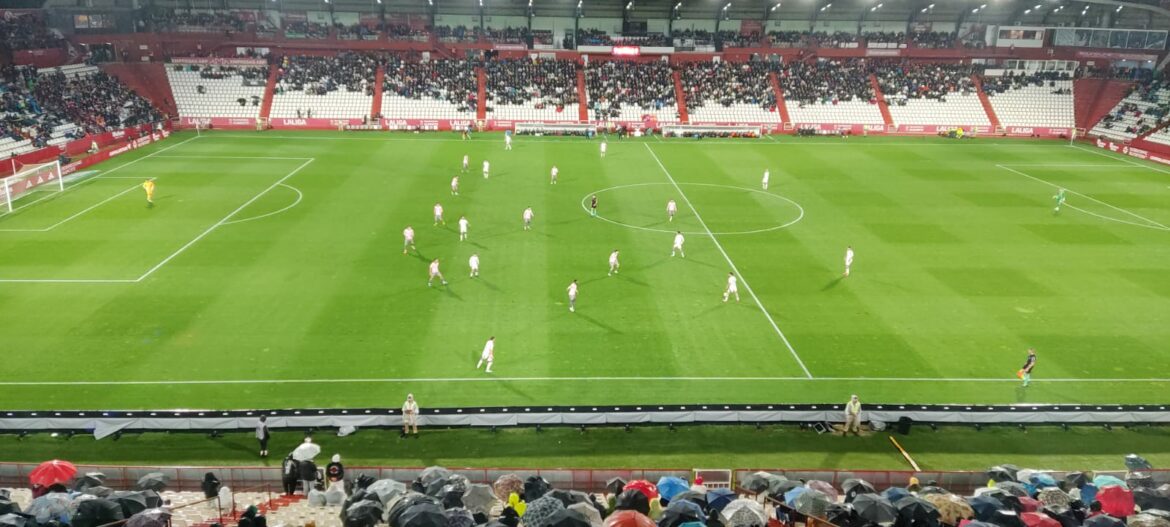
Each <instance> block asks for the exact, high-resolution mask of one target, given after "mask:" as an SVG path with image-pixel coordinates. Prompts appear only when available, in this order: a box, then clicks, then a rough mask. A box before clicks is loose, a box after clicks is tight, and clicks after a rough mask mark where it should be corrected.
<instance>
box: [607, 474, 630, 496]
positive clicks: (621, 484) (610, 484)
mask: <svg viewBox="0 0 1170 527" xmlns="http://www.w3.org/2000/svg"><path fill="white" fill-rule="evenodd" d="M625 488H626V480H624V479H622V478H612V479H610V480H609V481H606V482H605V491H606V492H608V493H610V494H621V493H622V491H623V490H625Z"/></svg>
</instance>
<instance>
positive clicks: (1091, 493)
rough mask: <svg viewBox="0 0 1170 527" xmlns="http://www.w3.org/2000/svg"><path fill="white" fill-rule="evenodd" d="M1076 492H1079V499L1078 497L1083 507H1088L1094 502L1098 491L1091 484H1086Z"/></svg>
mask: <svg viewBox="0 0 1170 527" xmlns="http://www.w3.org/2000/svg"><path fill="white" fill-rule="evenodd" d="M1077 490H1079V491H1080V492H1079V497H1080V500H1081V503H1083V504H1085V505H1088V504H1090V503H1093V502H1094V501H1096V499H1097V492H1099V490H1098V489H1097V486H1096V485H1094V484H1092V483H1086V484H1085V485H1084V486H1083V487H1081V488H1079V489H1077Z"/></svg>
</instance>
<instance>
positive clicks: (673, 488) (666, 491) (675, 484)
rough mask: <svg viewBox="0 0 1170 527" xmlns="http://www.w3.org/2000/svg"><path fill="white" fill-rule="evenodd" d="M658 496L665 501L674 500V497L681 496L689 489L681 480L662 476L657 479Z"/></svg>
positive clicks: (684, 481)
mask: <svg viewBox="0 0 1170 527" xmlns="http://www.w3.org/2000/svg"><path fill="white" fill-rule="evenodd" d="M657 487H658V495H659V496H662V497H663V498H666V499H667V500H671V499H674V497H675V496H677V495H679V494H682V493H684V492H686V491H688V490H690V489H691V486H690V485H689V484H687V481H686V480H685V479H682V478H676V477H674V476H664V477H661V478H659V479H658V485H657Z"/></svg>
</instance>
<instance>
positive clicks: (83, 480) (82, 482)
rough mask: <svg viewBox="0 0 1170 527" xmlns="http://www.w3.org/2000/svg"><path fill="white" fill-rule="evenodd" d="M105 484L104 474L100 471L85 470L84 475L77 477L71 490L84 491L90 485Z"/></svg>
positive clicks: (98, 485)
mask: <svg viewBox="0 0 1170 527" xmlns="http://www.w3.org/2000/svg"><path fill="white" fill-rule="evenodd" d="M105 484H106V475H105V474H102V473H101V472H86V473H85V475H84V476H81V477H79V478H77V484H76V485H74V486H73V490H76V491H82V492H84V491H85V489H87V488H90V487H100V486H102V485H105Z"/></svg>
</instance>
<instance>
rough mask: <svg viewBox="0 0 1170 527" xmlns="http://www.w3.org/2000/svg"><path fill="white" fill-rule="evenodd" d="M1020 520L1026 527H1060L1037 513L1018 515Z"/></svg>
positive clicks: (1050, 519) (1055, 522)
mask: <svg viewBox="0 0 1170 527" xmlns="http://www.w3.org/2000/svg"><path fill="white" fill-rule="evenodd" d="M1020 520H1023V522H1024V525H1026V526H1027V527H1060V522H1058V521H1056V520H1054V519H1052V518H1051V517H1049V516H1048V515H1047V514H1041V513H1039V512H1025V513H1023V514H1021V515H1020Z"/></svg>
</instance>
